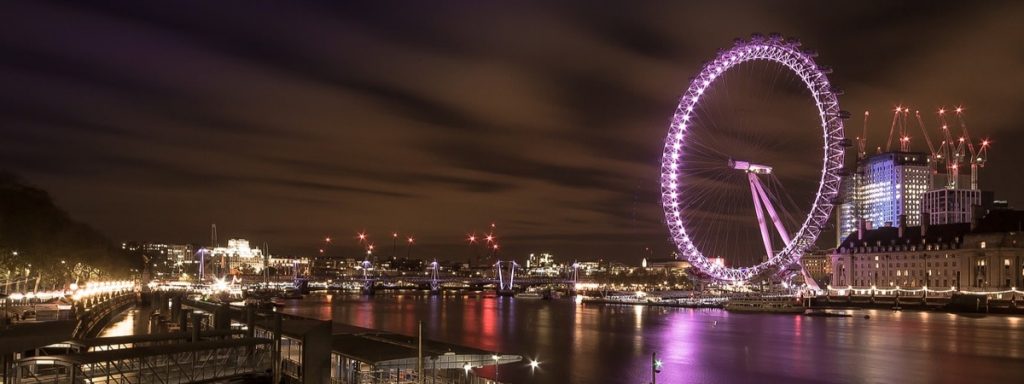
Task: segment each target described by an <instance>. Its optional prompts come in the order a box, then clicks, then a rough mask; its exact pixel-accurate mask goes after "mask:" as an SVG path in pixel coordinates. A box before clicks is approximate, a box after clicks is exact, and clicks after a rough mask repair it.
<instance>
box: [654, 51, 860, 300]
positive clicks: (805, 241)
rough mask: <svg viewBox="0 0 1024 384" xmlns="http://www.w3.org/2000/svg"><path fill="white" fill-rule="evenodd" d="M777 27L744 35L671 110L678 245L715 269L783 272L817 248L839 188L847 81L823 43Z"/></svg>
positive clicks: (669, 149)
mask: <svg viewBox="0 0 1024 384" xmlns="http://www.w3.org/2000/svg"><path fill="white" fill-rule="evenodd" d="M800 47H801V44H800V43H799V42H798V41H796V40H791V39H785V38H782V37H781V36H778V35H771V36H768V37H764V36H761V35H753V36H752V37H751V38H749V39H737V40H736V41H735V43H734V45H733V46H732V47H730V48H728V49H724V50H720V51H719V53H718V54H717V56H716V57H715V58H714V59H713V60H712V61H710V62H708V63H706V64H705V65H704V66H703V68H702V69H701V70H700V72H699V73H698V74H697V76H695V77H694V78H693V79H692V80H691V81H690V84H689V87H688V88H687V89H686V91H685V92H684V93H683V95H682V97H681V99H680V101H679V104H678V107H677V108H676V111H675V114H674V116H673V117H672V121H671V125H670V127H669V131H668V136H667V138H666V140H665V147H664V152H663V156H662V163H661V180H660V182H661V200H662V205H663V208H664V212H665V220H666V223H667V225H668V229H669V232H670V235H671V239H672V241H673V242H674V243H675V245H676V247H677V248H678V252H679V255H680V256H681V257H683V258H685V259H686V260H688V261H689V262H690V263H691V265H692V266H693V267H695V268H696V269H697V270H699V271H700V272H702V273H704V274H706V275H707V276H710V277H711V278H714V279H717V280H720V281H726V282H738V281H749V280H751V279H754V278H755V277H758V276H764V275H766V274H771V273H776V272H780V271H783V270H785V269H787V268H789V267H790V266H793V265H795V264H796V263H797V262H799V260H800V258H801V257H802V256H803V255H804V254H805V253H806V252H808V251H811V250H812V249H814V247H815V243H816V241H817V240H818V237H819V235H821V233H822V231H823V230H825V229H826V228H827V227H828V221H829V216H830V215H831V212H832V208H833V205H834V204H835V202H836V198H837V196H838V194H839V189H840V172H841V171H842V168H843V155H844V147H845V146H846V145H847V143H846V140H845V139H844V134H843V122H842V119H844V118H846V117H847V116H846V115H847V113H846V112H844V111H841V110H840V109H839V102H838V99H837V96H838V94H839V91H838V90H836V89H835V88H833V86H832V84H831V83H830V82H829V80H828V77H827V74H828V73H829V69H828V68H826V67H822V66H819V65H818V64H817V63H816V62H815V61H814V57H815V54H814V53H812V52H809V51H804V50H801V48H800Z"/></svg>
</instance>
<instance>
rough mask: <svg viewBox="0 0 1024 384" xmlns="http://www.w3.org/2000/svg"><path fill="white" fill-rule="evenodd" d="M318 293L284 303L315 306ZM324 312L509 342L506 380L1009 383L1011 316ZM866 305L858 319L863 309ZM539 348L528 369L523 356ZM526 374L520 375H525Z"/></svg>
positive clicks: (501, 301) (552, 305)
mask: <svg viewBox="0 0 1024 384" xmlns="http://www.w3.org/2000/svg"><path fill="white" fill-rule="evenodd" d="M331 305H332V304H331V302H330V301H324V300H321V301H315V300H314V301H311V302H306V301H304V302H301V303H296V304H294V305H292V304H290V305H289V307H287V308H285V309H284V311H285V312H290V313H295V314H302V315H307V316H316V317H320V316H323V314H324V311H325V310H324V306H328V307H330V306H331ZM328 312H332V313H333V317H334V321H336V322H338V323H346V324H353V325H357V326H361V327H368V328H377V329H383V330H387V331H392V332H400V333H406V334H413V333H414V332H415V324H416V321H418V320H424V321H425V327H424V333H425V334H426V336H427V337H430V338H433V339H438V340H444V341H449V342H453V343H458V344H463V345H468V346H473V347H477V348H483V349H488V350H499V351H501V352H505V353H516V354H520V355H523V356H524V357H526V358H527V359H525V360H524V362H523V363H522V364H521V366H503V367H502V368H501V378H502V379H503V381H505V380H511V382H514V383H528V382H529V383H634V384H635V383H640V382H649V381H650V365H649V364H650V357H651V355H650V354H651V352H655V351H657V352H658V354H659V356H661V359H662V360H663V361H664V363H665V366H664V369H663V371H662V373H661V374H659V375H658V382H659V383H743V382H751V383H763V382H773V381H775V382H802V383H811V382H830V383H857V382H894V381H898V382H963V383H966V382H1017V381H1019V378H1020V377H1022V375H1024V329H1022V327H1024V322H1022V321H1020V318H1013V317H1001V316H988V317H984V318H967V317H962V316H956V315H946V314H938V313H931V314H928V313H920V312H912V311H906V312H902V313H900V312H892V311H858V312H854V313H855V316H854V317H852V318H810V317H800V316H792V315H768V314H764V315H758V314H730V313H726V312H723V311H720V310H704V309H678V308H663V307H643V306H613V305H607V306H605V305H578V304H575V303H573V302H572V301H571V300H552V301H546V300H516V299H514V298H498V297H493V296H490V295H472V294H470V295H466V296H463V295H445V296H442V297H430V296H427V295H418V294H403V295H402V296H401V297H400V298H399V297H398V296H396V295H388V294H383V295H382V294H380V293H378V295H377V297H374V298H365V297H361V296H358V295H353V296H345V297H336V298H335V299H334V300H333V310H332V311H328ZM864 314H868V315H870V318H869V319H865V318H863V315H864ZM535 356H539V357H541V358H542V361H543V363H542V365H541V367H540V369H539V370H537V371H534V370H531V369H530V368H529V366H528V364H527V363H528V361H529V358H530V357H535ZM531 375H532V376H531Z"/></svg>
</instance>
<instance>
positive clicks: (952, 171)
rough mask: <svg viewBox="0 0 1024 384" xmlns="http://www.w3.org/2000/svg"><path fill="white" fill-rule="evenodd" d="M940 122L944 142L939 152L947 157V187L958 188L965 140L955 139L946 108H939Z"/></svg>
mask: <svg viewBox="0 0 1024 384" xmlns="http://www.w3.org/2000/svg"><path fill="white" fill-rule="evenodd" d="M939 124H940V125H941V127H942V144H941V145H940V146H939V152H940V153H941V154H942V156H943V157H945V159H946V188H948V189H957V188H958V187H959V186H960V162H962V161H963V158H964V156H963V152H962V151H963V146H962V145H959V144H960V143H962V142H963V138H962V137H961V138H960V140H959V141H954V140H953V134H952V133H951V132H950V131H949V124H948V123H947V122H946V109H945V108H939Z"/></svg>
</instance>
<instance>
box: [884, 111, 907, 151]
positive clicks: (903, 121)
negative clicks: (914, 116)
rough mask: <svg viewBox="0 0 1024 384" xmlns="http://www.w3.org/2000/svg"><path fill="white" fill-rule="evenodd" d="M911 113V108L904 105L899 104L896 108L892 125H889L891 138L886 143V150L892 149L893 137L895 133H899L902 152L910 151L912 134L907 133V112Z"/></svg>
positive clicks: (898, 137)
mask: <svg viewBox="0 0 1024 384" xmlns="http://www.w3.org/2000/svg"><path fill="white" fill-rule="evenodd" d="M908 113H910V108H903V106H897V107H896V110H895V111H894V112H893V114H892V125H891V126H890V127H889V140H887V141H886V143H885V151H886V152H889V151H891V150H892V138H893V135H894V134H896V135H897V140H899V142H900V152H909V151H910V136H908V135H907V114H908Z"/></svg>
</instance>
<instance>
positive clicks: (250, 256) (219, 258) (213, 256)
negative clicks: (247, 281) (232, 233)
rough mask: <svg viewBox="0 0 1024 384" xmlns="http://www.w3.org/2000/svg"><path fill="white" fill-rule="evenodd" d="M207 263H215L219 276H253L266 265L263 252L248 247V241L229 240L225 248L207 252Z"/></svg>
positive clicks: (215, 248)
mask: <svg viewBox="0 0 1024 384" xmlns="http://www.w3.org/2000/svg"><path fill="white" fill-rule="evenodd" d="M206 261H207V263H211V262H213V263H216V266H217V269H218V270H219V272H220V274H255V273H260V272H262V271H263V268H264V267H265V266H266V264H267V260H265V259H264V255H263V250H261V249H260V248H258V247H252V246H250V245H249V240H245V239H230V240H228V246H226V247H214V248H213V249H211V250H209V256H208V259H207V260H206Z"/></svg>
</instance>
